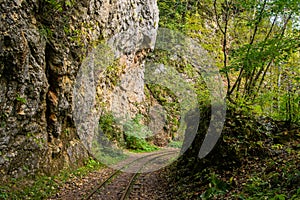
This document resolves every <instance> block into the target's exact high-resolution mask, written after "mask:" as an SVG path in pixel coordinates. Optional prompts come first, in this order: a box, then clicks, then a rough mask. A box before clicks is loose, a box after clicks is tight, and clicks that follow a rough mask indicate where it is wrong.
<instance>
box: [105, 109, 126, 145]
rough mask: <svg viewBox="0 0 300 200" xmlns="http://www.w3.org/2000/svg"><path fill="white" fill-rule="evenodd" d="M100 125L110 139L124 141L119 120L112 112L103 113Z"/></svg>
mask: <svg viewBox="0 0 300 200" xmlns="http://www.w3.org/2000/svg"><path fill="white" fill-rule="evenodd" d="M99 127H100V129H101V130H102V131H103V133H104V134H105V136H106V137H107V138H108V139H109V140H111V141H113V140H116V141H118V142H120V143H122V141H123V136H122V132H121V130H120V129H119V128H118V126H117V121H116V119H115V118H114V116H113V114H112V113H111V112H109V113H106V114H103V115H101V117H100V119H99Z"/></svg>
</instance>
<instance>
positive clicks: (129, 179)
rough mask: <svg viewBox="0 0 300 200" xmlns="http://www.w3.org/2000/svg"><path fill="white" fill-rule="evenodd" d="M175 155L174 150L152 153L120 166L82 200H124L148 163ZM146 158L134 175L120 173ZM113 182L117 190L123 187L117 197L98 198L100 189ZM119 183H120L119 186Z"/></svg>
mask: <svg viewBox="0 0 300 200" xmlns="http://www.w3.org/2000/svg"><path fill="white" fill-rule="evenodd" d="M175 153H178V152H177V151H176V150H170V151H165V152H159V153H154V154H150V155H146V156H143V157H140V158H137V159H135V160H133V161H131V162H130V163H128V164H125V165H123V166H121V167H120V168H119V169H117V170H115V171H114V172H112V173H111V174H110V175H109V177H108V178H106V179H105V180H104V181H102V182H101V183H99V184H98V185H97V186H96V187H95V188H94V189H93V190H92V191H91V192H90V193H89V194H88V195H87V196H86V197H85V198H84V199H85V200H88V199H105V200H106V199H120V200H125V199H126V198H127V197H128V196H129V193H130V189H131V187H132V186H133V185H134V183H135V180H136V179H137V178H138V177H139V176H140V174H141V171H142V169H144V168H145V167H146V166H147V165H148V164H149V163H151V162H152V161H154V160H157V159H159V158H162V157H164V156H168V155H172V154H175ZM151 157H153V158H151ZM147 158H150V159H148V160H146V162H145V163H143V164H142V165H141V166H140V167H138V168H137V169H136V170H135V171H136V172H135V173H126V172H122V170H125V169H126V168H128V167H130V166H133V164H134V163H136V162H138V161H141V160H143V159H147ZM115 179H118V180H119V182H118V181H117V180H116V181H114V180H115ZM120 180H121V181H120ZM124 180H125V181H124ZM114 182H116V184H117V187H118V188H119V187H120V186H122V185H123V188H124V189H121V191H119V193H118V194H117V195H116V194H115V196H111V197H109V196H105V198H104V197H102V198H101V197H99V196H98V195H100V193H101V191H102V189H105V187H109V186H110V185H111V184H113V183H114ZM120 183H121V185H120ZM119 190H120V189H119ZM111 191H113V192H116V190H114V189H111ZM109 194H110V193H109ZM109 194H108V195H109ZM96 196H98V197H97V198H93V197H96ZM100 196H101V195H100Z"/></svg>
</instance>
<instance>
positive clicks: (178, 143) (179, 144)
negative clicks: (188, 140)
mask: <svg viewBox="0 0 300 200" xmlns="http://www.w3.org/2000/svg"><path fill="white" fill-rule="evenodd" d="M182 144H183V142H182V141H173V140H172V141H171V142H169V143H168V147H173V148H181V147H182Z"/></svg>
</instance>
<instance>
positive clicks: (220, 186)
mask: <svg viewBox="0 0 300 200" xmlns="http://www.w3.org/2000/svg"><path fill="white" fill-rule="evenodd" d="M208 180H209V181H210V183H209V188H208V189H207V190H206V191H205V192H204V193H202V194H201V196H200V197H201V199H212V198H213V197H217V195H223V194H226V191H227V188H228V187H229V186H228V184H227V183H226V182H224V181H222V180H220V179H219V178H218V177H217V175H216V174H215V173H212V174H211V175H210V177H209V178H208Z"/></svg>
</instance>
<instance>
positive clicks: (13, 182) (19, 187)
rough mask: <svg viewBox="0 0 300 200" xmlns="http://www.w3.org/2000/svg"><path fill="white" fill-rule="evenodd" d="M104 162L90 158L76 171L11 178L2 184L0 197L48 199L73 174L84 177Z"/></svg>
mask: <svg viewBox="0 0 300 200" xmlns="http://www.w3.org/2000/svg"><path fill="white" fill-rule="evenodd" d="M101 167H103V165H102V164H100V163H99V162H97V161H95V160H92V159H91V160H89V161H88V162H87V164H86V165H85V166H84V167H81V168H78V169H77V170H75V171H68V170H64V171H61V172H60V173H59V174H58V175H57V176H35V177H26V178H20V179H10V180H9V181H7V182H5V183H4V182H2V183H1V185H0V199H22V200H23V199H46V198H47V197H49V196H51V195H53V194H55V193H57V191H58V188H59V186H61V185H62V184H64V183H65V182H66V181H67V180H68V179H70V178H71V177H72V176H76V177H83V176H85V175H87V174H88V173H89V172H91V171H94V170H97V169H100V168H101Z"/></svg>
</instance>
